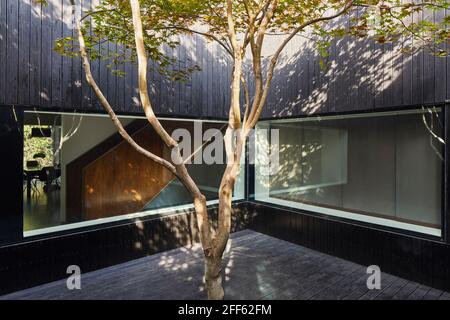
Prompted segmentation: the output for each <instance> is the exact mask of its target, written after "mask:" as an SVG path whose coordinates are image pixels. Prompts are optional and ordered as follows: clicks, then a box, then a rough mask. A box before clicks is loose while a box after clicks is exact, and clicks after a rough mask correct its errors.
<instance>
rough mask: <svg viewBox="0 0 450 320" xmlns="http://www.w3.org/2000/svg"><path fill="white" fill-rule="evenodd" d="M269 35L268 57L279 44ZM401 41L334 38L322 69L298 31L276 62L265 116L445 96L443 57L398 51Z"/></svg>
mask: <svg viewBox="0 0 450 320" xmlns="http://www.w3.org/2000/svg"><path fill="white" fill-rule="evenodd" d="M436 19H437V18H436ZM340 23H342V21H341V22H338V23H337V24H340ZM270 37H271V38H273V39H274V42H273V45H271V46H270V49H269V48H268V49H266V50H267V51H269V52H267V53H266V57H268V58H267V61H268V59H270V54H272V51H273V50H275V47H276V46H277V45H278V44H279V43H280V42H279V41H280V40H277V39H276V38H278V39H279V36H270ZM268 40H269V39H267V40H266V41H268ZM401 42H402V41H400V42H399V43H387V44H384V45H381V44H377V43H375V42H374V41H371V40H368V39H355V38H352V37H345V38H340V39H334V40H332V43H331V46H330V49H329V53H330V56H329V57H328V58H326V59H325V60H324V62H325V64H326V66H325V67H324V68H321V67H320V65H319V61H320V59H321V57H320V56H319V54H318V53H317V51H316V50H315V48H314V43H313V42H312V41H310V40H307V39H305V38H304V37H302V36H301V35H299V36H296V37H294V39H293V40H292V41H291V43H290V44H288V45H287V46H286V48H285V49H284V51H283V53H282V55H281V57H280V60H279V62H278V65H277V68H276V70H275V73H274V78H273V82H272V86H271V89H270V93H269V97H268V101H267V105H266V106H265V110H264V113H263V117H286V116H296V115H305V114H313V113H333V112H342V111H350V110H352V111H353V110H368V109H375V108H385V107H393V106H401V105H404V106H408V105H413V104H423V103H438V102H443V101H445V99H446V97H447V96H448V94H447V91H450V90H448V88H447V83H446V73H447V69H446V60H447V58H441V57H436V56H433V55H432V54H430V52H429V50H428V49H423V50H420V51H419V52H417V53H415V54H406V53H402V52H401V51H400V50H401V48H402V43H401ZM266 67H267V65H266Z"/></svg>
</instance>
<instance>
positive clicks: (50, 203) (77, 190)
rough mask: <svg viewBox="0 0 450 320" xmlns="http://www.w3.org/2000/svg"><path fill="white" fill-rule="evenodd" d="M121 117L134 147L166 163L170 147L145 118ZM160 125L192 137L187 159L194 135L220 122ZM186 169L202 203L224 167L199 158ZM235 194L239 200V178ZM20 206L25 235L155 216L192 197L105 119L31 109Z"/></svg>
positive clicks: (215, 189)
mask: <svg viewBox="0 0 450 320" xmlns="http://www.w3.org/2000/svg"><path fill="white" fill-rule="evenodd" d="M120 120H121V122H122V123H123V125H124V127H125V128H126V130H127V131H128V132H129V134H130V135H131V136H132V137H133V138H134V140H135V141H136V142H137V143H138V144H139V145H141V146H142V147H144V148H145V149H147V150H149V151H151V152H153V153H154V154H156V155H159V156H161V157H163V158H166V159H168V160H170V156H171V155H170V151H169V150H168V149H167V148H166V147H165V145H164V144H163V143H162V141H161V139H159V138H158V137H157V136H156V134H155V133H154V131H153V129H152V128H151V127H150V125H149V124H148V122H147V121H146V120H145V119H135V118H130V117H126V118H121V119H120ZM163 125H164V127H165V128H167V130H168V132H169V133H170V134H171V133H172V132H173V131H174V130H176V129H184V130H185V131H186V132H188V133H189V134H190V135H191V137H192V142H191V145H190V148H188V149H187V150H185V151H184V152H185V153H186V154H184V155H183V156H186V157H187V156H188V155H190V154H191V153H192V152H194V150H196V149H195V148H196V145H195V142H194V139H195V137H194V136H195V134H198V136H199V137H200V139H201V138H202V135H203V132H204V131H205V130H207V129H211V128H213V129H214V128H215V129H220V128H221V127H223V123H219V122H202V123H200V122H197V124H194V122H193V121H186V120H183V121H181V120H170V121H169V120H167V121H163ZM195 130H198V132H197V131H195ZM194 131H195V132H197V133H195V132H194ZM200 146H201V143H200ZM200 152H201V151H200ZM243 167H244V166H243ZM187 168H188V171H189V172H190V174H191V175H192V177H193V179H194V181H196V183H197V185H198V186H199V188H200V190H201V191H202V192H203V193H204V194H205V196H206V198H207V200H208V201H214V200H216V199H217V192H218V186H219V182H220V178H221V176H222V173H223V170H224V168H225V165H224V164H223V163H219V164H205V163H204V162H203V161H202V159H201V160H200V162H198V163H197V162H195V163H194V162H193V161H192V163H190V164H188V165H187ZM243 175H244V173H243V174H242V175H241V176H243ZM234 196H235V198H237V199H238V198H243V197H244V194H243V180H242V179H240V180H239V181H238V184H237V185H236V188H235V195H234ZM23 203H24V231H25V236H27V235H33V234H36V232H48V231H56V230H59V229H58V228H57V227H58V226H63V225H64V229H68V228H69V229H70V228H72V227H79V226H86V225H89V224H92V223H101V222H109V221H116V220H120V219H125V218H130V216H129V215H130V214H138V215H145V214H152V213H161V211H160V209H164V208H165V209H170V208H174V207H176V206H180V205H184V206H186V205H187V206H190V205H191V204H192V198H191V196H190V194H189V193H188V192H187V191H186V190H185V188H184V186H183V185H182V184H181V183H180V182H179V181H178V179H176V178H175V176H174V175H173V174H172V173H170V172H169V171H168V170H166V169H165V168H164V167H162V166H161V165H159V164H156V163H155V162H153V161H152V160H150V159H148V158H146V157H145V156H143V155H142V154H140V153H138V152H137V151H135V150H134V149H133V148H132V147H131V146H130V145H129V144H128V143H127V142H126V141H124V140H123V139H122V138H121V137H120V136H119V135H118V134H117V130H116V128H115V127H114V125H113V124H112V122H111V120H110V119H109V118H108V117H104V116H99V115H76V114H75V115H74V114H50V113H36V112H30V113H26V114H25V119H24V189H23ZM111 219H113V220H111ZM55 227H56V229H55ZM47 228H50V229H47ZM33 231H36V232H34V233H33Z"/></svg>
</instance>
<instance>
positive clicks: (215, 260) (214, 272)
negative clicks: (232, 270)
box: [205, 255, 225, 300]
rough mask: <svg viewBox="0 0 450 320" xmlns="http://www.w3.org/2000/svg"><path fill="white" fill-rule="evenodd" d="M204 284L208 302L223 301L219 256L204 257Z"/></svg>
mask: <svg viewBox="0 0 450 320" xmlns="http://www.w3.org/2000/svg"><path fill="white" fill-rule="evenodd" d="M205 284H206V292H207V294H208V300H223V298H224V294H225V293H224V290H223V286H222V256H221V255H220V256H217V257H216V256H214V257H205Z"/></svg>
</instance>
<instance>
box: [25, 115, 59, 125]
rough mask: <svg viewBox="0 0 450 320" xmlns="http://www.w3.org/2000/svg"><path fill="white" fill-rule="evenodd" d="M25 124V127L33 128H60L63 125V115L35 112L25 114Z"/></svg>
mask: <svg viewBox="0 0 450 320" xmlns="http://www.w3.org/2000/svg"><path fill="white" fill-rule="evenodd" d="M23 117H24V119H23V123H24V124H25V125H32V126H38V125H42V126H60V125H61V115H59V114H47V113H35V112H25V113H24V116H23Z"/></svg>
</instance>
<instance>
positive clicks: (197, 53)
mask: <svg viewBox="0 0 450 320" xmlns="http://www.w3.org/2000/svg"><path fill="white" fill-rule="evenodd" d="M99 1H100V0H85V1H83V6H84V9H89V8H93V7H95V5H96V4H97V3H98V2H99ZM48 2H49V6H41V5H36V3H35V2H34V1H33V0H3V1H0V105H2V104H3V105H11V104H15V105H23V106H32V107H40V108H55V109H65V110H74V109H78V110H85V111H98V110H101V108H100V106H99V105H98V103H97V101H96V99H95V97H94V95H93V94H92V92H91V90H90V88H89V87H88V86H87V84H86V81H85V80H84V76H83V71H82V66H81V61H80V59H78V58H76V59H70V58H66V57H62V56H60V55H59V54H58V53H56V52H54V51H53V50H52V48H53V47H54V41H55V40H56V39H58V38H60V37H64V36H71V35H73V33H74V31H73V30H72V29H71V28H70V25H68V24H67V23H65V22H64V21H68V16H70V10H67V9H68V7H69V3H70V1H69V0H50V1H48ZM428 18H429V19H432V20H437V19H442V14H441V15H440V14H436V15H432V14H431V15H430V16H429V17H428ZM337 23H345V21H341V22H337ZM181 42H182V45H181V46H180V47H179V48H178V49H176V50H174V51H173V52H170V54H173V55H174V56H177V57H178V58H179V59H180V68H184V67H186V66H188V65H193V64H197V65H199V66H200V67H201V68H202V71H201V72H196V73H194V74H192V76H191V77H190V79H189V81H188V82H187V83H176V82H175V83H174V82H168V81H164V80H163V79H162V78H161V77H160V76H159V75H158V74H157V73H155V72H150V73H149V83H150V84H151V90H150V92H151V93H152V99H153V101H154V106H155V109H156V111H157V112H158V114H160V115H178V116H190V117H200V116H202V117H213V118H225V117H226V115H227V106H228V103H229V90H228V89H229V80H230V71H231V66H230V60H229V58H228V56H227V54H226V53H225V52H224V50H222V48H220V47H219V46H217V45H215V44H214V43H208V42H206V41H204V39H203V38H201V37H187V38H184V39H182V41H181ZM279 44H280V37H279V36H268V37H267V39H266V48H265V55H267V56H270V54H271V52H272V51H273V50H275V48H276V46H277V45H279ZM105 46H106V47H107V49H108V50H109V51H110V52H115V51H116V50H117V49H118V48H117V45H115V44H111V43H107V44H105ZM400 50H401V44H385V45H378V44H374V43H373V42H371V41H369V40H355V39H353V38H346V39H339V40H335V41H333V42H332V45H331V48H330V57H329V58H327V60H326V61H325V62H326V67H325V68H323V69H321V67H320V65H319V61H320V60H321V57H319V56H318V54H317V52H316V50H315V49H314V43H312V42H308V41H307V40H305V39H304V38H303V37H295V38H294V39H293V40H292V42H291V43H290V44H289V45H288V46H287V47H286V48H285V50H284V51H283V54H282V56H281V58H280V61H279V64H278V67H277V70H276V72H275V75H274V80H273V84H272V87H271V92H270V94H269V97H268V101H267V105H266V107H265V111H264V114H263V116H264V117H266V118H267V117H279V116H296V115H303V114H310V113H330V112H331V113H332V112H342V111H349V110H370V109H376V108H387V107H394V106H406V105H412V104H414V105H417V104H423V103H427V104H429V103H436V102H443V101H444V100H445V99H448V98H450V84H449V83H448V80H447V74H448V72H449V71H450V64H449V63H447V60H448V58H441V57H435V56H433V55H431V54H430V53H429V52H428V51H426V50H422V51H419V52H417V53H415V54H400ZM106 65H107V62H105V61H92V70H93V74H94V77H95V78H96V80H97V81H98V83H99V85H100V87H101V88H102V89H103V91H104V93H105V94H106V95H107V97H108V99H109V101H110V102H111V105H113V106H114V108H115V109H116V110H117V111H118V112H124V113H135V112H141V109H140V107H139V99H138V94H137V90H136V88H137V77H136V75H137V73H136V71H137V70H136V66H135V65H132V64H126V65H124V66H122V67H121V68H122V69H123V71H125V72H126V75H125V76H124V77H116V76H113V75H112V74H111V73H110V72H109V71H108V70H107V67H106ZM151 65H152V64H151V63H150V64H149V68H151ZM149 71H150V70H149Z"/></svg>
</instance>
